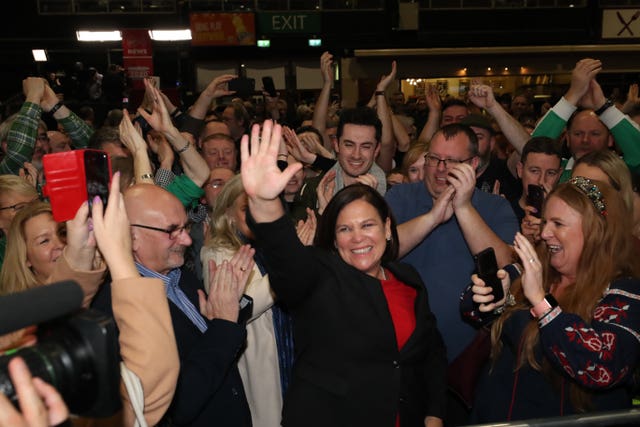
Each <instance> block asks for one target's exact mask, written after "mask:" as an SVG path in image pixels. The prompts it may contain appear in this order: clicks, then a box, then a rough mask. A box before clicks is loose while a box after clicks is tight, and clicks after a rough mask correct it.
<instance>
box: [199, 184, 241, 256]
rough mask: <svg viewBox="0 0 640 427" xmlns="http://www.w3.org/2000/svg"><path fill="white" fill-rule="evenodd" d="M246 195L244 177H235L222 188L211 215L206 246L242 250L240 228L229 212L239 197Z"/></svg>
mask: <svg viewBox="0 0 640 427" xmlns="http://www.w3.org/2000/svg"><path fill="white" fill-rule="evenodd" d="M243 194H244V187H243V186H242V177H241V176H240V175H235V176H234V177H233V178H231V179H230V180H229V181H227V183H226V184H225V185H224V187H223V188H222V191H221V192H220V194H218V197H217V198H216V203H215V206H214V207H213V212H212V213H211V218H210V223H209V232H208V233H207V236H206V240H205V246H207V247H213V248H218V247H223V248H228V249H232V250H234V251H235V250H238V249H240V246H242V244H243V242H242V240H241V239H240V235H239V232H238V228H237V227H236V225H235V223H234V221H233V220H232V218H231V216H230V215H229V210H230V209H231V208H232V207H233V204H234V203H235V201H236V200H237V199H238V197H240V196H242V195H243Z"/></svg>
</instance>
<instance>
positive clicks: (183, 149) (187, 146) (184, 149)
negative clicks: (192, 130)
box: [176, 140, 191, 154]
mask: <svg viewBox="0 0 640 427" xmlns="http://www.w3.org/2000/svg"><path fill="white" fill-rule="evenodd" d="M189 147H191V142H190V141H189V140H187V144H186V145H185V146H184V147H182V148H181V149H179V150H177V151H176V153H178V154H182V153H184V152H185V151H187V150H188V149H189Z"/></svg>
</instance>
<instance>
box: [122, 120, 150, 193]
mask: <svg viewBox="0 0 640 427" xmlns="http://www.w3.org/2000/svg"><path fill="white" fill-rule="evenodd" d="M122 114H123V116H122V121H121V122H120V126H118V130H119V132H120V140H121V141H122V143H123V144H124V145H125V146H126V147H127V148H128V149H129V151H130V152H131V155H132V156H133V174H134V177H135V182H136V183H138V184H140V183H147V184H153V183H154V181H153V174H152V172H153V171H152V169H151V161H150V160H149V153H148V152H147V144H146V143H145V141H144V139H143V138H142V135H141V134H140V133H139V131H138V130H137V129H136V128H135V127H134V126H133V123H131V118H130V117H129V112H128V111H127V110H126V109H124V110H122Z"/></svg>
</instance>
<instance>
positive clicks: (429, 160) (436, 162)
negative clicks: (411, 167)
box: [424, 153, 475, 169]
mask: <svg viewBox="0 0 640 427" xmlns="http://www.w3.org/2000/svg"><path fill="white" fill-rule="evenodd" d="M474 157H475V156H471V157H469V158H468V159H464V160H457V159H441V158H440V157H436V156H434V155H433V154H429V153H427V154H425V155H424V165H425V166H429V167H432V168H437V167H438V166H440V163H443V164H444V167H445V169H451V168H452V167H454V166H455V165H459V164H461V163H466V162H468V161H469V160H471V159H473V158H474Z"/></svg>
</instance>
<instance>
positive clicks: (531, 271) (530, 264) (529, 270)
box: [513, 233, 545, 305]
mask: <svg viewBox="0 0 640 427" xmlns="http://www.w3.org/2000/svg"><path fill="white" fill-rule="evenodd" d="M513 248H514V249H515V251H516V253H517V254H518V256H519V257H520V263H521V264H522V266H523V267H524V273H522V290H523V291H524V296H525V297H526V298H527V299H528V300H529V302H530V303H531V305H535V304H537V303H539V302H540V301H542V300H543V299H544V295H545V291H544V288H543V286H542V264H541V263H540V259H539V258H538V254H537V253H536V250H535V248H534V247H533V245H532V244H531V243H530V242H529V240H527V238H526V237H524V236H523V235H522V234H521V233H516V238H515V240H514V242H513Z"/></svg>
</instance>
